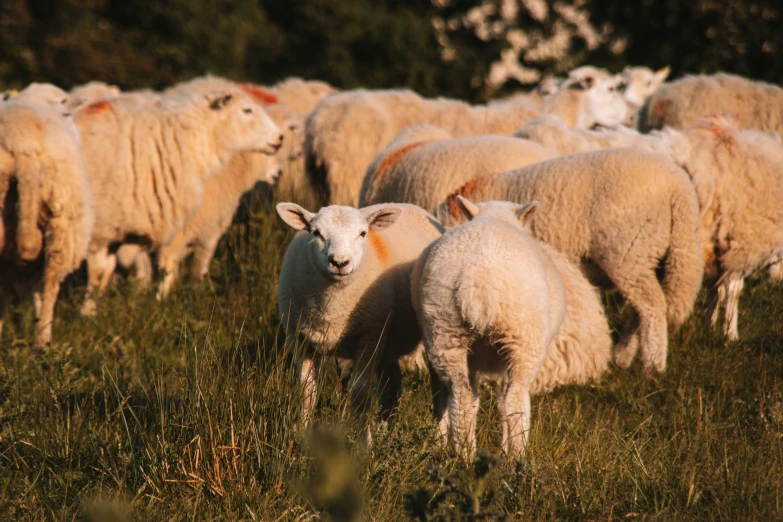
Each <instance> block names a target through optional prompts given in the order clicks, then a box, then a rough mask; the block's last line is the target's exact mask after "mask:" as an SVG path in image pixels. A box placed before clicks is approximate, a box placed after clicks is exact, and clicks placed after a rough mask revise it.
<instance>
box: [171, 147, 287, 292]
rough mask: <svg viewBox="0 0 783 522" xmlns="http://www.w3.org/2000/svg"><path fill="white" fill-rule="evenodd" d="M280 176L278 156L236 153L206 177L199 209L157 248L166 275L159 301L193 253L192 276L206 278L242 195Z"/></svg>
mask: <svg viewBox="0 0 783 522" xmlns="http://www.w3.org/2000/svg"><path fill="white" fill-rule="evenodd" d="M248 163H251V164H248ZM279 175H280V167H279V166H278V164H277V159H276V158H275V156H269V155H264V154H235V155H234V156H233V157H232V158H231V160H230V161H229V163H228V165H227V166H226V168H223V169H221V170H220V171H219V172H218V173H216V174H214V175H213V176H212V177H210V178H209V179H208V180H207V183H206V185H205V187H204V198H203V200H202V202H201V206H200V207H199V209H198V212H196V213H195V214H194V215H193V217H191V218H190V219H189V220H188V222H187V224H186V225H185V228H183V229H182V230H180V231H179V232H178V233H177V235H176V236H174V239H173V240H172V241H171V242H170V243H168V244H167V245H163V246H162V247H160V249H159V250H158V267H159V268H160V269H161V270H162V271H163V272H164V273H165V274H166V275H165V277H164V278H163V281H162V282H161V283H160V287H159V288H158V293H157V298H158V300H160V299H163V298H165V297H166V296H167V295H168V293H169V292H170V291H171V288H172V286H173V285H174V283H175V282H176V280H177V277H178V276H179V265H180V263H181V262H182V260H183V259H185V257H187V256H188V254H190V253H191V252H192V253H193V268H192V273H193V275H194V276H195V278H196V279H197V280H201V279H204V277H206V275H207V272H208V271H209V263H210V262H211V261H212V256H214V254H215V248H217V244H218V241H220V238H221V237H222V236H223V234H225V233H226V231H227V230H228V228H229V226H231V222H232V220H233V218H234V214H235V213H236V211H237V208H238V207H239V201H240V199H241V198H242V195H243V194H244V193H246V192H248V191H249V190H251V189H252V188H253V187H255V185H256V184H257V183H258V182H266V183H267V184H269V185H274V184H275V182H276V181H277V178H278V177H279Z"/></svg>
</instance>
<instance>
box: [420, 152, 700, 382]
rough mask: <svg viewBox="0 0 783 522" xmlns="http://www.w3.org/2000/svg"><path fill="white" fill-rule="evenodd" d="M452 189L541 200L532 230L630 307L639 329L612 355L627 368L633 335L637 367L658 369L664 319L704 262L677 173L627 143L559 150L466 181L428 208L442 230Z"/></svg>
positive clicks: (682, 308) (688, 302)
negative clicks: (661, 270)
mask: <svg viewBox="0 0 783 522" xmlns="http://www.w3.org/2000/svg"><path fill="white" fill-rule="evenodd" d="M457 195H462V196H465V197H469V198H471V199H473V200H477V201H482V200H491V199H500V198H503V199H507V200H510V201H516V202H521V201H531V200H533V199H536V200H539V201H541V203H542V204H543V205H546V207H545V208H546V209H547V210H546V211H545V212H542V213H539V215H538V216H537V217H536V219H535V220H534V221H533V223H532V226H531V231H532V233H533V235H534V236H535V237H537V238H538V239H541V240H543V241H545V242H546V243H548V244H550V245H551V246H553V247H554V248H556V249H558V250H560V251H561V252H563V253H564V254H566V255H567V256H569V258H570V259H571V260H572V261H574V262H583V263H584V268H585V270H586V271H588V272H589V274H590V275H592V276H593V277H597V278H600V277H602V276H606V277H608V279H609V281H611V283H612V284H613V285H614V286H615V287H616V288H617V289H618V290H619V291H620V293H621V294H622V295H623V296H624V297H625V298H626V299H627V300H628V301H629V302H630V304H631V305H632V306H633V308H634V309H635V310H636V312H637V314H638V318H639V326H638V328H637V330H636V331H635V332H634V333H633V334H632V335H630V336H629V337H627V338H626V339H624V340H622V341H621V343H620V344H619V345H618V346H617V348H616V350H615V362H617V363H618V364H620V365H621V366H628V365H629V364H630V363H631V361H632V360H633V357H634V355H635V353H636V349H637V342H638V341H641V349H642V354H641V355H642V357H641V359H642V365H643V368H644V371H645V374H646V375H648V376H650V375H652V374H653V373H654V372H663V371H664V370H665V368H666V353H667V344H668V342H667V337H668V334H667V328H666V325H667V321H668V324H669V326H670V327H671V328H672V329H673V330H674V329H677V328H678V327H679V326H680V325H681V324H682V323H683V322H684V320H685V319H686V318H687V317H688V315H689V314H690V312H691V310H692V308H693V303H694V301H695V299H696V294H697V293H698V291H699V288H700V287H701V280H702V273H703V268H704V261H703V260H702V256H701V241H700V237H699V203H698V199H697V196H696V193H695V191H694V188H693V186H692V185H691V182H690V180H689V179H688V176H687V174H685V172H683V171H682V170H681V169H680V168H679V167H677V166H676V165H675V164H673V163H672V162H671V161H670V160H668V159H666V158H664V157H662V156H660V155H657V154H653V153H650V152H646V151H641V150H634V149H609V150H600V151H594V152H584V153H580V154H571V155H568V156H562V157H559V158H555V159H551V160H547V161H542V162H540V163H536V164H533V165H528V166H527V167H523V168H521V169H516V170H512V171H509V172H505V173H501V174H495V175H489V176H484V177H480V178H476V179H474V180H471V181H469V182H468V183H467V184H465V185H463V186H462V187H460V188H459V189H458V190H457V191H456V192H455V193H454V194H452V195H451V196H449V197H448V198H447V199H446V201H445V202H444V203H442V204H441V205H440V206H439V207H438V209H437V211H436V213H435V215H436V217H438V218H439V219H440V220H441V223H443V224H444V225H445V226H447V227H448V226H449V225H452V224H454V223H457V222H458V221H459V219H460V213H459V211H458V207H457V206H456V196H457ZM659 262H663V265H664V272H665V275H664V277H663V282H662V283H659V281H658V278H657V277H656V269H657V268H658V265H659ZM596 269H597V270H596Z"/></svg>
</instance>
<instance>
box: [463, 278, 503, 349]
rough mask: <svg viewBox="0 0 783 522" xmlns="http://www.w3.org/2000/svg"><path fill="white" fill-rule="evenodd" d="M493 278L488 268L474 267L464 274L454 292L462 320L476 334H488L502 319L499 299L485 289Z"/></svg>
mask: <svg viewBox="0 0 783 522" xmlns="http://www.w3.org/2000/svg"><path fill="white" fill-rule="evenodd" d="M494 279H496V274H495V275H493V273H492V272H491V271H490V270H489V269H485V270H481V269H474V270H471V271H470V272H469V273H466V274H464V276H463V277H462V280H461V282H460V283H459V285H458V286H457V289H456V292H455V298H456V300H457V308H458V309H459V311H460V315H461V316H462V319H463V321H465V323H466V324H468V325H469V326H470V328H471V330H473V331H474V332H475V333H477V334H478V335H489V334H490V333H491V332H492V331H493V330H494V329H495V328H496V327H497V325H498V324H499V323H500V322H501V321H502V319H503V309H502V306H501V302H500V300H499V299H497V295H494V293H493V292H490V291H488V290H487V286H488V285H487V282H488V281H493V280H494Z"/></svg>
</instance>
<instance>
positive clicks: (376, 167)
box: [359, 123, 555, 212]
mask: <svg viewBox="0 0 783 522" xmlns="http://www.w3.org/2000/svg"><path fill="white" fill-rule="evenodd" d="M554 156H555V155H554V154H553V153H552V152H551V151H549V150H547V149H545V148H544V147H542V146H540V145H538V144H537V143H533V142H530V141H528V140H524V139H519V138H513V137H510V136H500V135H480V136H467V137H464V138H455V139H450V135H449V134H448V133H447V132H446V131H445V130H443V129H440V128H438V127H434V126H432V125H429V124H426V123H425V124H420V125H415V126H413V127H409V128H408V129H406V130H404V131H402V132H401V133H400V134H399V135H397V137H395V138H394V139H393V140H392V142H391V143H390V144H389V145H388V146H387V147H386V148H385V149H384V150H382V151H381V152H380V154H378V155H377V156H376V157H375V159H374V160H373V162H372V163H371V164H370V166H369V168H368V169H367V173H366V174H365V176H364V182H363V184H362V191H361V193H360V194H359V205H360V206H366V205H372V204H376V203H412V204H414V205H418V206H420V207H422V208H423V209H425V210H427V211H429V212H433V211H434V210H435V208H436V207H437V206H438V205H439V204H440V203H441V202H442V201H443V200H444V199H445V198H446V196H448V195H449V194H450V193H452V192H454V191H455V190H457V189H458V188H459V187H461V186H462V185H464V184H465V183H466V182H468V181H470V180H471V179H473V178H476V177H479V176H483V175H485V174H496V173H498V172H504V171H507V170H511V169H514V168H517V167H523V166H525V165H528V164H530V163H536V162H538V161H542V160H545V159H550V158H552V157H554Z"/></svg>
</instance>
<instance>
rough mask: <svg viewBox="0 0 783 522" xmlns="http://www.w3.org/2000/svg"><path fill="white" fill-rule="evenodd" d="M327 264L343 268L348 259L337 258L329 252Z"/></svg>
mask: <svg viewBox="0 0 783 522" xmlns="http://www.w3.org/2000/svg"><path fill="white" fill-rule="evenodd" d="M329 264H330V265H332V266H333V267H335V268H343V267H344V266H345V265H347V264H348V260H347V259H345V260H337V258H335V257H334V256H333V255H332V254H329Z"/></svg>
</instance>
